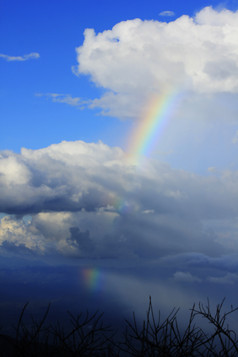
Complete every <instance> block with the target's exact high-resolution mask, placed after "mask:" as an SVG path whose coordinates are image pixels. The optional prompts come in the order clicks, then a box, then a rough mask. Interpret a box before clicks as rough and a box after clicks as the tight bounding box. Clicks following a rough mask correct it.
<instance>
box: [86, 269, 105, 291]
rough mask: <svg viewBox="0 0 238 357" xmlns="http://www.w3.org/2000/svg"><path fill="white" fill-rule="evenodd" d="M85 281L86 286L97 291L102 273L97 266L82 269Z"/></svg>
mask: <svg viewBox="0 0 238 357" xmlns="http://www.w3.org/2000/svg"><path fill="white" fill-rule="evenodd" d="M82 276H83V281H84V283H85V285H86V287H87V288H88V289H89V290H91V291H95V290H97V289H98V288H99V286H100V283H101V274H100V272H99V270H98V269H96V268H87V269H83V270H82Z"/></svg>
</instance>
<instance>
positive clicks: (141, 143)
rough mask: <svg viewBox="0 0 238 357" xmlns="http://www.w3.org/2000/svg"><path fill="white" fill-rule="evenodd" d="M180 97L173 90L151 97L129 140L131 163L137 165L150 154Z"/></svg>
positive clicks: (179, 94)
mask: <svg viewBox="0 0 238 357" xmlns="http://www.w3.org/2000/svg"><path fill="white" fill-rule="evenodd" d="M180 97H181V93H179V92H178V91H177V90H174V89H173V90H167V91H164V92H163V93H161V94H160V95H153V97H152V98H151V99H150V102H149V105H148V107H147V108H148V109H147V111H146V113H145V114H144V115H143V116H142V119H141V120H140V122H139V125H138V126H136V129H135V130H134V131H133V133H132V135H131V137H130V140H129V149H128V156H129V160H130V161H131V162H133V163H135V164H139V162H140V160H141V158H142V157H143V156H146V155H148V154H149V153H150V152H151V150H152V149H153V147H154V146H155V144H156V141H157V140H158V138H159V137H160V136H161V135H162V133H163V132H164V129H165V127H166V125H167V122H168V120H169V118H170V117H171V115H172V113H173V111H174V109H175V107H176V105H177V103H178V101H179V98H180Z"/></svg>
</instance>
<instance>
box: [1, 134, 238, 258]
mask: <svg viewBox="0 0 238 357" xmlns="http://www.w3.org/2000/svg"><path fill="white" fill-rule="evenodd" d="M237 176H238V173H236V172H233V173H232V172H230V173H227V172H226V173H224V174H223V175H221V176H220V177H218V176H209V177H206V176H204V177H201V176H197V175H195V174H190V173H188V172H186V171H182V170H175V169H171V168H170V167H169V166H168V165H166V164H162V163H159V162H157V161H153V160H151V161H149V160H148V162H147V164H146V165H144V166H141V167H136V166H133V165H131V164H130V162H128V160H127V156H126V155H125V153H124V152H123V151H122V150H121V149H120V148H116V147H115V148H111V147H108V146H107V145H105V144H103V143H102V142H99V143H97V144H96V143H91V144H87V143H85V142H83V141H77V142H62V143H60V144H55V145H51V146H49V147H47V148H43V149H39V150H28V149H22V151H21V154H15V153H13V152H5V151H2V152H1V155H0V197H1V198H0V211H1V212H5V213H6V214H8V215H9V214H10V215H11V216H4V217H2V219H1V229H0V231H1V236H0V238H1V243H2V244H3V245H5V248H6V242H9V243H10V244H11V245H13V244H14V245H15V246H18V245H20V244H23V245H24V246H25V247H27V248H28V249H30V250H32V251H35V252H38V253H39V252H40V251H41V252H45V253H47V252H53V251H54V252H55V254H63V255H69V256H78V257H91V258H96V257H101V258H116V257H124V258H128V257H130V258H135V257H143V258H145V259H147V258H154V259H155V258H156V257H163V256H167V255H168V254H181V253H186V252H187V253H189V252H192V251H196V252H198V253H203V254H208V255H215V256H216V255H219V254H221V252H227V253H229V252H231V251H233V250H234V247H237V243H236V241H235V240H234V238H233V234H234V232H236V231H237V226H236V221H237V216H238V205H237V199H238V189H237V185H236V182H237ZM29 216H30V217H32V218H29ZM24 217H25V218H24ZM224 222H226V223H225V224H224ZM221 227H222V228H221ZM4 242H5V243H4Z"/></svg>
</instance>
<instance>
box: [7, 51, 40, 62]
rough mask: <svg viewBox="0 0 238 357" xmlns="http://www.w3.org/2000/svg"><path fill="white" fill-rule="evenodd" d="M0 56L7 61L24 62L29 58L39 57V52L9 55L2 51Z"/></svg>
mask: <svg viewBox="0 0 238 357" xmlns="http://www.w3.org/2000/svg"><path fill="white" fill-rule="evenodd" d="M0 57H1V58H3V59H5V60H6V61H7V62H24V61H27V60H29V59H37V58H39V57H40V55H39V53H37V52H32V53H29V54H27V55H23V56H9V55H6V54H3V53H0Z"/></svg>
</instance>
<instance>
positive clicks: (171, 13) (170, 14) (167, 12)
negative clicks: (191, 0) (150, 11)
mask: <svg viewBox="0 0 238 357" xmlns="http://www.w3.org/2000/svg"><path fill="white" fill-rule="evenodd" d="M159 15H160V16H168V17H171V16H175V13H174V12H173V11H170V10H165V11H162V12H160V13H159Z"/></svg>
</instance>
